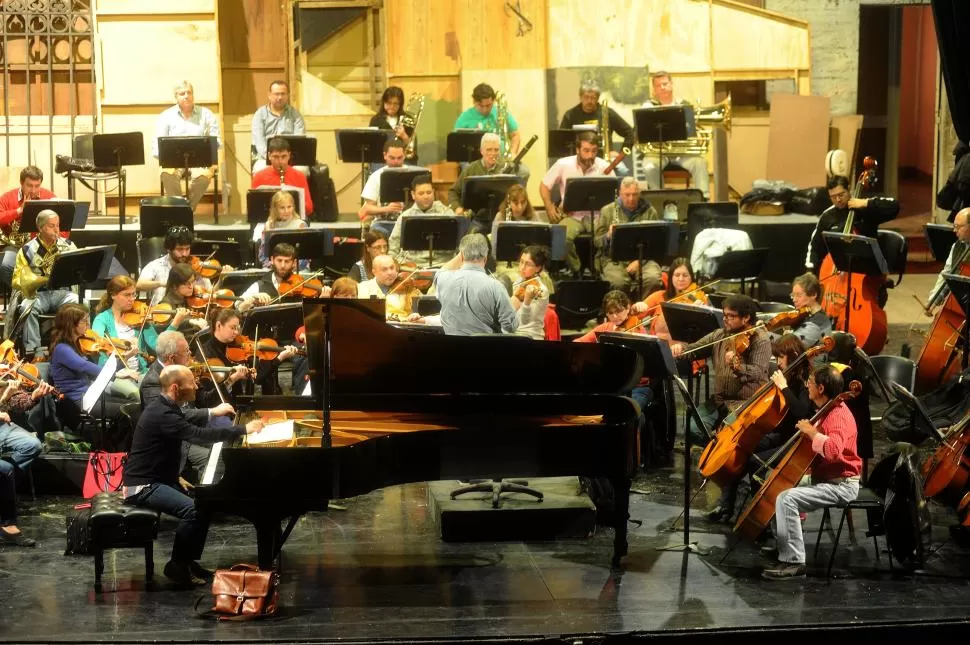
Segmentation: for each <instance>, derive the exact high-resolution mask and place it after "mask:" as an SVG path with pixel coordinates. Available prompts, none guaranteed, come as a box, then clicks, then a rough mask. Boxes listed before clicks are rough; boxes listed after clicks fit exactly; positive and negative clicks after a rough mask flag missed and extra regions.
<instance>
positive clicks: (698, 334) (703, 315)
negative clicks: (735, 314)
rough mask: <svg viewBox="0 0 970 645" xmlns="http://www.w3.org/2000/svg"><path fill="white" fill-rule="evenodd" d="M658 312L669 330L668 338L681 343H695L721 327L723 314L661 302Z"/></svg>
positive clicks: (715, 310)
mask: <svg viewBox="0 0 970 645" xmlns="http://www.w3.org/2000/svg"><path fill="white" fill-rule="evenodd" d="M660 311H662V312H663V317H664V321H665V322H666V323H667V329H669V330H670V337H671V338H673V339H674V340H676V341H677V342H681V343H696V342H697V341H699V340H700V339H701V338H703V337H704V336H706V335H708V334H709V333H711V332H712V331H717V330H718V329H721V327H722V325H723V319H724V314H723V313H721V312H720V311H718V310H717V309H714V308H713V307H698V306H697V305H687V304H683V303H679V302H663V303H661V304H660Z"/></svg>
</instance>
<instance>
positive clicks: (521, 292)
mask: <svg viewBox="0 0 970 645" xmlns="http://www.w3.org/2000/svg"><path fill="white" fill-rule="evenodd" d="M529 286H533V287H535V288H536V297H538V295H539V293H541V292H542V280H541V279H540V278H539V276H537V275H536V276H532V277H531V278H529V279H527V280H520V281H519V282H516V283H515V284H513V285H512V295H513V296H515V299H516V300H525V291H526V289H527V288H528V287H529Z"/></svg>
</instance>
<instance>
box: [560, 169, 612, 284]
mask: <svg viewBox="0 0 970 645" xmlns="http://www.w3.org/2000/svg"><path fill="white" fill-rule="evenodd" d="M619 188H620V178H619V177H615V176H613V175H588V176H585V177H569V178H567V179H566V185H565V186H564V187H563V196H562V210H563V211H565V212H566V213H572V212H576V211H587V212H589V231H590V234H592V233H593V211H598V210H599V209H601V208H603V207H604V206H606V205H607V204H609V203H610V202H612V201H613V200H614V199H616V193H617V191H618V190H619ZM595 246H596V245H595V244H590V245H589V266H590V270H591V271H592V268H593V267H595V266H596V264H595V255H596V250H595V248H594V247H595Z"/></svg>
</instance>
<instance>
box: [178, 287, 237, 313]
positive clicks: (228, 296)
mask: <svg viewBox="0 0 970 645" xmlns="http://www.w3.org/2000/svg"><path fill="white" fill-rule="evenodd" d="M210 303H211V305H212V306H213V307H216V308H218V309H228V308H229V307H232V306H233V305H234V304H236V294H234V293H233V292H232V289H217V290H216V291H212V292H209V291H206V290H205V289H201V288H199V287H196V288H195V289H194V290H193V292H192V295H191V296H189V297H188V298H186V299H185V304H186V305H188V306H189V308H190V309H205V308H206V307H208V306H209V305H210Z"/></svg>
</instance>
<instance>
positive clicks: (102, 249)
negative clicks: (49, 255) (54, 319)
mask: <svg viewBox="0 0 970 645" xmlns="http://www.w3.org/2000/svg"><path fill="white" fill-rule="evenodd" d="M114 254H115V245H114V244H106V245H104V246H89V247H87V248H83V249H77V250H74V251H65V252H64V253H61V254H60V255H58V256H57V259H56V260H54V268H53V269H51V276H50V280H49V281H48V282H47V285H48V288H50V289H65V288H69V287H74V286H77V285H81V284H89V283H91V282H97V281H99V280H104V279H105V278H106V277H107V275H108V269H109V268H110V266H111V259H112V258H113V257H114Z"/></svg>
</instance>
